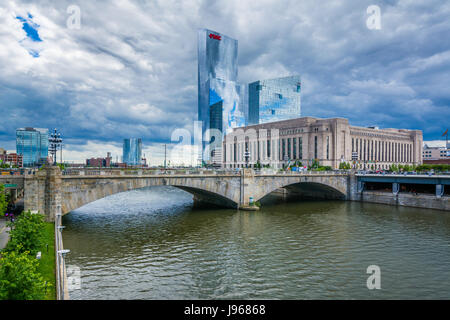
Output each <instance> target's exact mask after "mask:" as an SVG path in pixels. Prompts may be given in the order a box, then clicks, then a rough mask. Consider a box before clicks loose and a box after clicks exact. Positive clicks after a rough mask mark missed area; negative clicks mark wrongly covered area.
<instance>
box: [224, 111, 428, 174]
mask: <svg viewBox="0 0 450 320" xmlns="http://www.w3.org/2000/svg"><path fill="white" fill-rule="evenodd" d="M422 142H423V138H422V131H420V130H403V129H378V128H376V127H371V128H365V127H356V126H351V125H350V124H349V122H348V120H347V119H343V118H330V119H319V118H312V117H302V118H297V119H291V120H284V121H277V122H271V123H263V124H259V125H252V126H247V127H244V128H236V129H234V130H233V132H232V133H231V134H228V135H226V137H225V139H224V155H223V166H224V167H225V168H243V167H246V165H248V166H249V167H254V166H255V164H257V163H258V162H259V163H260V164H261V165H270V166H271V167H272V168H283V167H284V166H286V165H288V164H292V163H293V162H294V161H295V162H297V161H299V162H301V163H302V165H303V166H310V165H311V164H312V163H313V161H314V160H316V161H318V162H319V163H320V165H323V166H330V167H332V168H333V169H338V168H339V165H340V163H341V162H347V163H350V164H352V166H353V167H354V168H357V169H389V167H390V166H391V165H392V164H415V165H419V164H422ZM245 152H248V161H247V159H246V154H245Z"/></svg>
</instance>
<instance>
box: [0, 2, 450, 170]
mask: <svg viewBox="0 0 450 320" xmlns="http://www.w3.org/2000/svg"><path fill="white" fill-rule="evenodd" d="M74 5H75V6H76V7H73V6H74ZM370 5H376V6H378V7H379V8H380V11H381V15H380V26H381V29H379V30H377V29H373V24H372V25H370V26H371V27H372V29H371V28H369V27H368V24H367V20H368V19H370V16H371V13H367V8H368V7H369V6H370ZM71 6H72V7H71ZM78 9H79V11H80V25H79V28H77V19H76V13H77V10H78ZM369 21H372V20H369ZM0 25H1V28H0V68H1V69H0V70H1V71H0V147H4V148H6V149H8V150H11V151H13V150H15V129H16V128H18V127H25V126H32V127H38V128H55V127H57V128H60V129H61V131H62V134H63V136H64V138H65V151H64V158H65V159H67V160H72V161H83V160H84V159H85V158H87V157H91V156H104V155H106V152H107V151H110V152H112V153H113V156H114V159H115V157H116V156H119V159H120V156H121V153H122V151H121V148H122V140H123V138H126V137H142V139H143V143H144V149H145V150H144V153H146V156H147V158H149V159H150V163H151V164H155V163H160V162H161V159H162V158H163V154H164V147H163V146H162V144H163V143H170V139H171V134H172V132H173V131H174V130H175V129H177V128H186V129H188V130H192V128H193V121H195V120H197V30H198V29H199V28H208V29H212V30H215V31H217V32H220V33H223V34H226V35H228V36H230V37H232V38H235V39H237V40H238V41H239V80H240V82H243V83H246V82H251V81H255V80H259V79H266V78H272V77H280V76H286V75H291V74H300V75H301V76H302V90H303V92H302V94H303V96H302V115H304V116H315V117H345V118H349V119H350V122H351V124H354V125H360V126H367V125H378V126H379V127H381V128H389V127H390V128H392V127H394V128H406V129H420V130H423V134H424V140H437V139H440V137H441V135H442V133H443V132H444V130H445V129H446V128H447V127H449V123H448V122H449V121H448V120H449V119H450V37H449V34H450V3H449V2H448V1H441V0H405V1H396V0H385V1H377V0H370V1H365V0H358V1H356V0H353V1H342V0H339V1H316V0H296V1H289V0H277V1H267V0H258V1H247V0H223V1H214V0H208V1H206V0H204V1H201V0H193V1H187V0H186V1H172V0H161V1H154V0H134V1H132V0H111V1H90V0H70V1H64V0H58V1H56V0H54V1H50V0H33V1H26V0H15V1H12V0H3V1H2V2H1V4H0Z"/></svg>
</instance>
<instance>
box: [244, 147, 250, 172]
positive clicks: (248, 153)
mask: <svg viewBox="0 0 450 320" xmlns="http://www.w3.org/2000/svg"><path fill="white" fill-rule="evenodd" d="M244 157H245V167H246V168H248V159H249V157H250V152H248V148H247V149H245V152H244Z"/></svg>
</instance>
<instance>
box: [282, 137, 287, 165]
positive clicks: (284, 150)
mask: <svg viewBox="0 0 450 320" xmlns="http://www.w3.org/2000/svg"><path fill="white" fill-rule="evenodd" d="M285 154H286V141H285V139H283V140H281V157H282V158H281V160H284V156H285Z"/></svg>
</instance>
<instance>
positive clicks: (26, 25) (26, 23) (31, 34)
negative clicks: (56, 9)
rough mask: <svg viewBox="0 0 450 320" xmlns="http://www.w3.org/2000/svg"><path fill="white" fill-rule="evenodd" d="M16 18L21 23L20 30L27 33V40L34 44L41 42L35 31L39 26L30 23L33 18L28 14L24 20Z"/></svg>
mask: <svg viewBox="0 0 450 320" xmlns="http://www.w3.org/2000/svg"><path fill="white" fill-rule="evenodd" d="M16 18H17V19H18V20H19V21H21V22H22V23H23V26H22V29H23V30H24V31H25V32H26V33H27V37H28V38H30V39H31V40H33V41H36V42H40V41H42V39H41V38H40V37H39V33H38V31H37V29H38V28H39V25H38V24H36V23H34V22H33V21H32V19H33V16H32V15H31V14H30V13H28V18H26V19H25V18H23V17H20V16H17V17H16Z"/></svg>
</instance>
